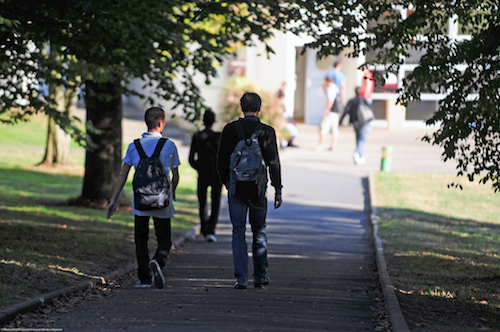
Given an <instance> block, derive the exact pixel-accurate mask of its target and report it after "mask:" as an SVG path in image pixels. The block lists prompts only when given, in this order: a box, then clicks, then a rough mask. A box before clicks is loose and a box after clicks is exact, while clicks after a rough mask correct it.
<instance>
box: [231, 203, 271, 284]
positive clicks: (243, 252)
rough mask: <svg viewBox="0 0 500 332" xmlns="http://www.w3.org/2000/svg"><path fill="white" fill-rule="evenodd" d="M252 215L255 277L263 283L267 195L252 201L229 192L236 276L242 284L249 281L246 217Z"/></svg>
mask: <svg viewBox="0 0 500 332" xmlns="http://www.w3.org/2000/svg"><path fill="white" fill-rule="evenodd" d="M247 214H248V216H249V221H250V226H251V227H252V233H253V244H252V253H253V268H254V271H253V280H254V282H256V283H262V282H264V280H265V278H266V275H267V235H266V216H267V197H265V196H261V197H259V198H258V199H256V200H254V201H252V200H247V199H241V198H239V197H237V196H234V195H229V216H230V218H231V223H232V224H233V242H232V247H233V260H234V276H235V277H236V280H237V281H238V283H239V284H245V285H246V283H247V274H248V252H247V242H246V239H245V230H246V219H247Z"/></svg>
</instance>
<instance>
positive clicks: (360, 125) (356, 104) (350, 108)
mask: <svg viewBox="0 0 500 332" xmlns="http://www.w3.org/2000/svg"><path fill="white" fill-rule="evenodd" d="M354 91H355V93H356V97H354V98H353V99H351V100H349V102H348V103H347V105H346V107H345V111H344V113H343V114H342V116H341V117H340V123H342V120H343V119H344V117H345V116H346V115H349V123H351V124H352V126H353V128H354V132H355V133H356V150H355V151H354V154H353V158H354V162H355V163H356V164H357V165H361V164H364V163H366V158H365V157H364V156H363V149H364V147H365V143H366V138H367V136H368V133H369V132H370V131H371V130H372V128H371V125H370V121H371V120H367V121H365V120H364V119H360V116H361V113H360V108H361V107H368V108H369V109H371V105H370V104H369V103H368V102H367V101H366V99H365V98H363V97H362V96H361V94H362V93H363V88H362V87H356V89H355V90H354Z"/></svg>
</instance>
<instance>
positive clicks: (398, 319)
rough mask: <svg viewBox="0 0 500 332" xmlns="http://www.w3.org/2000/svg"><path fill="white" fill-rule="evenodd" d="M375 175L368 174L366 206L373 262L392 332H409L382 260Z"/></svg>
mask: <svg viewBox="0 0 500 332" xmlns="http://www.w3.org/2000/svg"><path fill="white" fill-rule="evenodd" d="M374 177H375V174H374V172H370V173H369V174H368V197H369V199H368V204H369V213H370V215H369V220H370V223H371V226H372V236H373V246H374V249H375V260H376V262H377V270H378V276H379V280H380V285H381V287H382V291H383V294H384V299H385V303H386V306H387V310H388V312H389V319H390V321H391V324H392V330H393V332H410V329H409V328H408V324H407V323H406V320H405V318H404V316H403V312H402V311H401V306H400V305H399V301H398V298H397V297H396V294H395V292H394V286H393V285H392V282H391V278H390V276H389V271H388V270H387V264H386V262H385V258H384V248H383V246H382V240H381V239H380V237H379V236H378V222H377V197H376V196H375V178H374Z"/></svg>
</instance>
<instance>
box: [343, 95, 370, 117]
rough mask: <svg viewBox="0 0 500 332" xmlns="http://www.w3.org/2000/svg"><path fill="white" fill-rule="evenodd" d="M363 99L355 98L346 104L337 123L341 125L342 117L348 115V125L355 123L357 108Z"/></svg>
mask: <svg viewBox="0 0 500 332" xmlns="http://www.w3.org/2000/svg"><path fill="white" fill-rule="evenodd" d="M364 102H365V99H364V98H363V97H361V96H356V97H354V98H352V99H351V100H349V101H348V102H347V105H346V106H345V108H344V113H342V116H341V117H340V119H339V123H342V120H343V119H344V117H345V116H346V115H347V114H349V123H355V122H356V121H358V107H359V103H364Z"/></svg>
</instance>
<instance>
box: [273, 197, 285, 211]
mask: <svg viewBox="0 0 500 332" xmlns="http://www.w3.org/2000/svg"><path fill="white" fill-rule="evenodd" d="M281 203H283V198H282V197H281V195H279V194H276V195H275V196H274V208H275V209H277V208H279V207H280V206H281Z"/></svg>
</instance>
